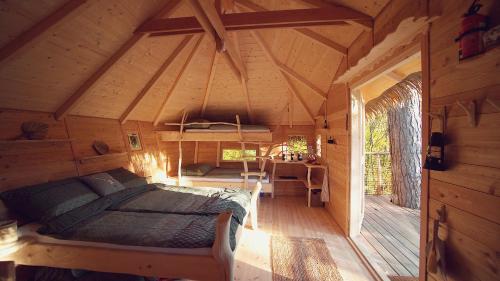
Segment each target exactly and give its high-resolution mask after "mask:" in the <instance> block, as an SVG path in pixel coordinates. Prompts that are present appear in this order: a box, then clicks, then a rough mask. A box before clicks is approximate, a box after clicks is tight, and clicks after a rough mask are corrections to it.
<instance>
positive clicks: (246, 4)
mask: <svg viewBox="0 0 500 281" xmlns="http://www.w3.org/2000/svg"><path fill="white" fill-rule="evenodd" d="M236 1H237V5H238V6H240V7H243V8H246V9H249V10H252V11H256V12H263V11H267V9H266V8H264V7H262V6H259V5H257V4H255V3H253V2H251V1H249V0H236ZM293 30H294V31H295V32H297V33H299V34H301V35H302V36H305V37H308V38H309V39H312V40H314V41H315V42H317V43H319V44H321V45H323V46H325V47H327V48H331V49H332V50H334V51H337V52H339V53H340V54H342V55H344V56H345V55H347V47H344V46H342V45H341V44H339V43H337V42H334V41H333V40H331V39H329V38H326V37H325V36H323V35H321V34H319V33H317V32H315V31H312V30H310V29H308V28H304V27H301V28H294V29H293Z"/></svg>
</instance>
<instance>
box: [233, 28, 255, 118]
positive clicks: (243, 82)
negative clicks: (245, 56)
mask: <svg viewBox="0 0 500 281" xmlns="http://www.w3.org/2000/svg"><path fill="white" fill-rule="evenodd" d="M233 38H234V43H235V45H236V51H237V53H238V57H239V58H240V60H241V51H240V48H239V46H240V41H239V39H238V34H237V33H234V34H233ZM240 82H241V88H242V90H243V94H244V95H245V104H246V109H247V115H248V119H249V120H250V123H252V124H253V123H254V121H255V120H254V115H253V111H252V107H251V104H250V94H249V93H248V85H247V81H246V80H245V79H241V81H240Z"/></svg>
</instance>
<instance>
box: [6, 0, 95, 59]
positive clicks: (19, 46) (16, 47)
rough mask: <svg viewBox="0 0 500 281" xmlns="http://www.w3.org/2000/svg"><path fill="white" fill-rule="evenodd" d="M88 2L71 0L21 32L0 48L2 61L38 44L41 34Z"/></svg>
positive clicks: (70, 16) (59, 23)
mask: <svg viewBox="0 0 500 281" xmlns="http://www.w3.org/2000/svg"><path fill="white" fill-rule="evenodd" d="M86 2H87V1H86V0H69V1H67V2H66V3H65V4H63V5H62V6H61V7H60V8H58V9H57V10H56V11H54V12H53V13H52V14H50V15H49V16H47V17H45V18H44V19H42V20H41V21H39V22H37V23H36V24H34V25H33V26H32V27H31V28H30V29H28V30H26V31H24V32H23V33H21V34H20V35H19V36H17V37H16V38H15V39H14V40H12V41H10V42H9V43H7V44H6V45H5V46H3V47H2V48H1V49H0V63H4V62H5V61H6V60H7V59H8V58H12V57H13V56H14V54H16V53H17V54H19V53H20V51H21V50H23V49H27V48H28V47H29V46H33V45H34V44H36V43H37V42H38V41H39V39H40V37H41V35H42V34H44V33H46V32H47V31H48V30H50V29H52V28H54V27H56V26H58V25H62V24H64V22H65V21H67V20H71V19H72V18H74V16H75V14H76V12H78V11H79V10H80V9H78V8H79V7H81V6H82V5H83V4H85V3H86Z"/></svg>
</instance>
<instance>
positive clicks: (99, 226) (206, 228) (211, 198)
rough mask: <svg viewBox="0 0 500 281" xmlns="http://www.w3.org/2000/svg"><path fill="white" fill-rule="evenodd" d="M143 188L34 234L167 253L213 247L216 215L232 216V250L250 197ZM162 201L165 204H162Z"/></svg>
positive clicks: (49, 224) (97, 203)
mask: <svg viewBox="0 0 500 281" xmlns="http://www.w3.org/2000/svg"><path fill="white" fill-rule="evenodd" d="M161 187H162V188H165V189H164V190H163V189H158V187H157V186H155V185H145V186H142V187H137V188H129V189H125V190H121V191H119V192H116V193H113V194H110V195H107V196H104V197H101V198H99V199H97V200H94V201H92V202H91V203H89V204H87V205H84V206H81V207H79V208H77V209H74V210H72V211H70V212H67V213H65V214H62V215H60V216H58V217H56V218H54V219H52V220H50V221H49V222H47V223H46V224H45V225H44V226H43V227H42V228H40V229H39V230H38V231H39V232H40V233H41V234H49V235H52V236H55V237H57V238H60V239H69V240H80V241H92V242H105V243H113V244H123V245H132V246H151V247H166V248H200V247H202V248H204V247H211V246H212V245H213V242H214V239H215V229H216V220H217V215H218V214H219V213H221V212H223V211H226V210H231V211H233V217H232V220H231V225H230V245H231V248H232V249H233V250H234V248H235V247H236V237H235V236H236V230H237V229H238V224H242V223H243V218H244V217H245V215H246V211H245V208H244V207H242V206H241V205H240V203H238V202H240V201H241V202H242V204H244V205H245V206H246V205H248V204H249V201H250V194H249V193H248V192H243V191H239V192H236V191H229V190H223V189H208V190H198V189H186V188H179V187H167V186H161ZM163 200H165V201H163Z"/></svg>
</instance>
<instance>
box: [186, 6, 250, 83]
mask: <svg viewBox="0 0 500 281" xmlns="http://www.w3.org/2000/svg"><path fill="white" fill-rule="evenodd" d="M188 2H189V4H190V5H191V8H192V10H193V12H194V14H195V17H196V19H197V20H198V22H199V24H200V25H201V26H202V27H203V29H204V30H205V32H206V33H208V34H209V35H210V36H211V37H212V39H214V40H215V43H216V46H217V50H218V51H222V52H227V55H228V56H229V58H230V59H231V61H232V62H233V63H234V66H236V68H237V69H238V71H239V74H240V76H242V78H241V79H245V80H248V76H247V72H246V69H245V67H244V65H243V63H242V62H241V59H240V58H239V57H238V54H237V52H236V48H235V46H234V45H233V44H232V42H231V40H226V37H227V34H226V33H227V32H226V28H225V26H224V24H223V23H222V21H221V18H220V17H221V15H219V14H218V13H217V10H216V9H215V6H213V5H211V3H210V1H199V0H189V1H188Z"/></svg>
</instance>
